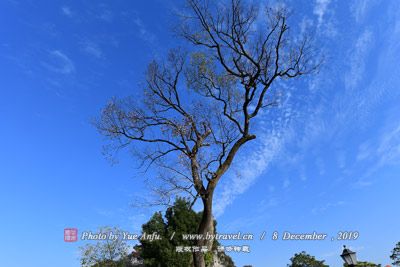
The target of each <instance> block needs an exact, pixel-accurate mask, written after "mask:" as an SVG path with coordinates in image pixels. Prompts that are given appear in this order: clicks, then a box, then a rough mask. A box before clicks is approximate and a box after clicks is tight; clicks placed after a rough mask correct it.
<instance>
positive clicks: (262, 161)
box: [214, 133, 285, 216]
mask: <svg viewBox="0 0 400 267" xmlns="http://www.w3.org/2000/svg"><path fill="white" fill-rule="evenodd" d="M284 140H285V138H284V137H283V136H281V135H280V134H276V133H272V134H270V135H265V136H261V137H260V144H259V149H257V150H255V151H254V152H253V153H251V154H250V155H246V157H245V158H244V157H242V158H241V159H240V160H238V161H239V162H240V163H239V164H238V169H239V170H240V175H236V176H234V177H233V178H231V179H230V180H229V182H227V183H225V184H223V187H222V193H221V194H220V195H219V196H218V197H217V198H216V199H217V201H216V202H215V205H214V214H215V215H216V216H219V215H221V214H222V213H223V212H224V210H225V208H226V207H227V206H229V205H230V204H231V203H232V202H233V201H234V200H235V199H236V197H237V196H238V195H240V194H242V193H244V192H245V191H247V189H249V187H250V186H251V185H253V184H254V182H255V181H256V179H257V178H258V177H259V176H260V175H261V174H262V173H263V172H264V171H265V170H266V169H267V168H268V167H269V165H270V164H271V163H272V161H273V160H274V159H275V158H276V157H277V156H278V154H279V153H280V151H281V149H282V146H283V143H284ZM252 145H253V146H254V147H257V145H255V144H252ZM227 178H228V177H227ZM274 189H275V188H273V187H270V188H269V190H270V191H273V190H274Z"/></svg>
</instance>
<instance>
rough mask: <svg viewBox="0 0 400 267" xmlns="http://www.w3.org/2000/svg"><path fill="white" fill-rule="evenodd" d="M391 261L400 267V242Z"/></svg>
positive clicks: (393, 251)
mask: <svg viewBox="0 0 400 267" xmlns="http://www.w3.org/2000/svg"><path fill="white" fill-rule="evenodd" d="M390 259H391V260H392V261H393V263H392V264H393V265H394V266H400V242H398V243H397V244H396V246H395V247H394V249H393V250H392V255H391V256H390Z"/></svg>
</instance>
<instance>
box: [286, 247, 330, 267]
mask: <svg viewBox="0 0 400 267" xmlns="http://www.w3.org/2000/svg"><path fill="white" fill-rule="evenodd" d="M290 261H291V263H290V264H288V265H287V266H288V267H329V266H328V265H326V264H325V263H324V262H325V261H324V260H322V261H319V260H316V259H315V257H314V256H311V255H309V254H307V253H306V252H305V251H302V252H300V253H296V254H294V256H293V257H292V258H291V259H290Z"/></svg>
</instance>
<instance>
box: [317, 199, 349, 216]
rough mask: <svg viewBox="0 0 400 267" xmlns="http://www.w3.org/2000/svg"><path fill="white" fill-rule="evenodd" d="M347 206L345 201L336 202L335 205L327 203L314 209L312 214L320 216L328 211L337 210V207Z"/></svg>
mask: <svg viewBox="0 0 400 267" xmlns="http://www.w3.org/2000/svg"><path fill="white" fill-rule="evenodd" d="M345 204H346V202H344V201H343V200H340V201H336V202H334V203H327V204H324V205H322V206H319V207H315V208H313V209H312V210H311V212H312V213H313V214H320V213H324V212H325V211H327V210H329V209H333V208H337V207H340V206H343V205H345Z"/></svg>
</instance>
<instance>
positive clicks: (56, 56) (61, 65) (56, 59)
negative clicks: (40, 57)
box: [43, 50, 75, 74]
mask: <svg viewBox="0 0 400 267" xmlns="http://www.w3.org/2000/svg"><path fill="white" fill-rule="evenodd" d="M43 65H44V66H45V67H47V68H48V69H49V70H51V71H54V72H58V73H61V74H71V73H73V72H74V71H75V67H74V64H73V62H72V60H71V59H69V57H68V56H67V55H65V54H64V53H62V52H61V51H59V50H53V51H51V52H49V61H48V62H45V63H43Z"/></svg>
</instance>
